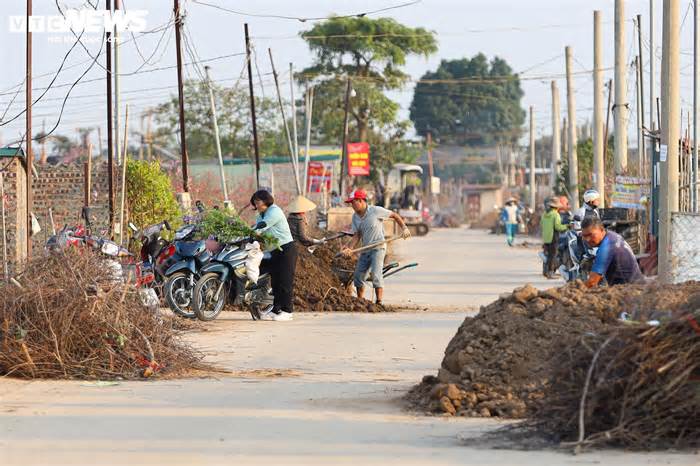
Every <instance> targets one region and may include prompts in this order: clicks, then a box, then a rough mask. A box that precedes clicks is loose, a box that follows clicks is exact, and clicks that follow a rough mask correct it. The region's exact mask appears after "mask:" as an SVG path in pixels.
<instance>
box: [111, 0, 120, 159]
mask: <svg viewBox="0 0 700 466" xmlns="http://www.w3.org/2000/svg"><path fill="white" fill-rule="evenodd" d="M120 8H121V0H114V13H115V14H116V13H117V11H119V9H120ZM112 41H113V42H114V73H113V75H112V77H113V78H114V138H115V139H114V143H115V146H116V153H117V165H121V164H122V146H121V137H120V133H119V132H120V127H119V126H120V124H121V117H120V113H121V112H120V110H121V109H120V106H121V94H120V92H119V91H120V88H119V30H118V29H117V25H116V23H115V25H114V34H113V35H112Z"/></svg>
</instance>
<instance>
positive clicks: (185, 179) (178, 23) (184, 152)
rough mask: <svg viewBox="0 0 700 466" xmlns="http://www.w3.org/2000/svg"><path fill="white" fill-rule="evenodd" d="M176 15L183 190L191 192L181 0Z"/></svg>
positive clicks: (178, 1) (176, 8) (176, 6)
mask: <svg viewBox="0 0 700 466" xmlns="http://www.w3.org/2000/svg"><path fill="white" fill-rule="evenodd" d="M173 1H174V2H175V3H174V16H175V50H176V52H177V96H178V103H179V107H180V155H181V157H182V190H183V191H184V192H186V193H189V192H190V180H189V176H188V160H187V136H186V131H185V91H184V89H183V85H184V84H183V76H182V45H181V40H182V39H181V35H182V32H181V31H182V15H181V13H180V0H173Z"/></svg>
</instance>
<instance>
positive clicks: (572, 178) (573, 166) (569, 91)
mask: <svg viewBox="0 0 700 466" xmlns="http://www.w3.org/2000/svg"><path fill="white" fill-rule="evenodd" d="M572 62H573V55H572V54H571V47H566V99H567V107H568V113H569V137H568V143H569V153H568V155H569V159H568V161H569V195H570V196H571V208H572V209H574V210H576V209H578V205H579V204H578V154H577V152H576V146H577V144H578V140H577V139H576V96H575V95H574V78H573V76H572V71H573V63H572Z"/></svg>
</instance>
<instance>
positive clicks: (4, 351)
mask: <svg viewBox="0 0 700 466" xmlns="http://www.w3.org/2000/svg"><path fill="white" fill-rule="evenodd" d="M200 361H201V356H200V355H199V354H198V353H197V352H195V351H194V350H193V349H192V348H191V347H189V346H188V345H187V344H185V343H184V342H183V341H182V340H181V334H180V332H179V331H178V330H176V329H175V328H174V326H173V323H172V321H171V319H169V318H164V317H162V316H160V315H158V313H154V312H153V311H150V310H149V309H148V308H147V307H145V306H144V304H143V303H142V301H141V299H140V297H139V292H138V289H136V288H135V287H133V286H131V285H126V284H123V283H122V281H121V280H119V279H115V275H114V264H113V263H112V264H110V262H108V261H107V260H106V259H105V258H103V257H101V256H99V255H96V254H94V253H92V252H90V251H88V250H81V251H75V250H67V251H66V252H65V253H62V254H51V255H47V256H39V257H37V258H35V259H34V260H32V261H31V262H30V263H28V264H27V267H26V269H25V270H24V272H22V274H21V275H20V276H18V277H17V279H16V280H14V281H13V283H8V284H2V285H0V375H11V376H15V377H24V378H69V379H115V378H123V379H136V378H141V377H149V376H151V375H153V374H155V373H166V372H167V373H179V372H182V371H185V370H188V369H192V368H203V366H201V363H200Z"/></svg>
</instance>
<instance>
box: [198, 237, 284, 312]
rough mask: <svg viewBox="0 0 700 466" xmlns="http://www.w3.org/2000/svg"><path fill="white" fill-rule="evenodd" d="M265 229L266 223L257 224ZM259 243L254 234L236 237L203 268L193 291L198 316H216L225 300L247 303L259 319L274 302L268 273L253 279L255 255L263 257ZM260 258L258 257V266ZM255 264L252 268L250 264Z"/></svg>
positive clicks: (249, 309)
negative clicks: (264, 310)
mask: <svg viewBox="0 0 700 466" xmlns="http://www.w3.org/2000/svg"><path fill="white" fill-rule="evenodd" d="M258 228H264V225H258ZM262 255H263V254H262V251H260V246H259V244H258V243H257V242H256V241H255V240H254V238H252V237H247V238H236V239H235V240H233V241H230V242H228V243H226V244H225V245H224V246H223V248H222V249H221V251H220V252H219V253H217V254H216V256H214V257H213V258H212V259H211V261H210V262H209V263H208V264H206V265H204V266H203V267H202V268H201V270H200V274H201V275H200V278H199V279H198V280H197V283H196V284H195V287H194V292H193V294H192V308H193V309H194V312H195V314H196V316H197V318H198V319H200V320H203V321H210V320H214V319H216V318H217V316H218V315H219V314H220V313H221V311H222V310H223V308H224V306H225V305H226V302H227V301H228V302H231V303H232V304H234V305H243V306H245V307H246V308H247V309H248V311H249V312H250V315H251V316H252V317H253V320H260V319H261V317H262V314H261V311H262V310H263V309H265V308H267V307H269V306H272V304H273V297H272V294H271V291H272V288H271V280H270V274H269V273H260V274H259V276H258V277H254V276H253V278H257V280H254V279H251V275H254V274H251V270H252V268H253V267H254V266H255V264H251V262H256V258H258V259H259V258H261V256H262ZM259 264H260V261H259V260H257V265H258V266H259ZM251 265H253V267H251Z"/></svg>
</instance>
